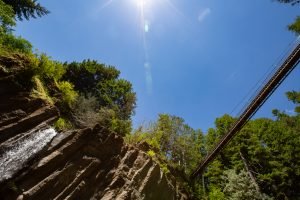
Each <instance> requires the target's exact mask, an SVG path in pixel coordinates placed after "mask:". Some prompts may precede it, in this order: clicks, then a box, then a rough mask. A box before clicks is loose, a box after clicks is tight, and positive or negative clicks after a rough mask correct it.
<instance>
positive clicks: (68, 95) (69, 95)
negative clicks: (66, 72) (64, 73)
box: [57, 81, 78, 107]
mask: <svg viewBox="0 0 300 200" xmlns="http://www.w3.org/2000/svg"><path fill="white" fill-rule="evenodd" d="M57 88H58V89H59V91H60V93H61V98H62V102H63V103H64V104H66V105H68V106H69V107H71V105H72V104H73V103H74V102H75V100H76V98H77V97H78V94H77V92H76V91H74V86H73V85H72V84H71V83H70V82H67V81H60V82H57Z"/></svg>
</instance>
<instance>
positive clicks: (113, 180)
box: [0, 56, 188, 200]
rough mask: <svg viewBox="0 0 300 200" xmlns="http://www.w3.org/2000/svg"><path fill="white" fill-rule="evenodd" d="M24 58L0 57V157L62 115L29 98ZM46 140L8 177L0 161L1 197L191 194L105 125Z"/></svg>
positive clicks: (167, 196)
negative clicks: (23, 78)
mask: <svg viewBox="0 0 300 200" xmlns="http://www.w3.org/2000/svg"><path fill="white" fill-rule="evenodd" d="M20 60H21V61H22V57H20V58H18V56H17V57H16V56H15V57H1V56H0V95H1V99H0V159H1V158H2V157H3V156H4V155H5V156H6V157H7V156H10V154H7V152H9V151H11V150H12V148H16V147H18V148H22V147H20V145H24V141H25V142H26V139H28V138H30V137H31V136H32V134H38V132H39V130H45V129H46V128H47V127H49V125H51V124H52V123H53V122H54V121H55V120H56V119H57V118H58V116H59V112H58V110H57V109H56V108H55V106H53V105H50V104H48V103H46V102H45V101H44V100H42V99H36V98H32V97H30V93H29V92H28V90H26V89H24V88H26V87H24V86H22V85H20V82H19V81H18V80H20V78H21V77H24V76H25V75H26V73H24V72H26V70H24V66H23V65H24V63H25V64H26V62H25V61H24V60H23V61H22V62H21V61H20ZM50 133H51V134H53V132H49V133H48V132H45V133H43V134H50ZM54 135H55V134H54ZM54 135H53V136H54ZM43 137H44V136H43ZM45 138H47V141H46V142H44V143H43V146H40V148H39V149H38V151H37V152H34V153H32V152H28V153H31V154H32V155H31V154H30V156H27V157H28V159H26V160H24V161H22V162H19V161H18V162H16V163H18V165H20V166H19V168H14V170H13V171H12V172H11V174H9V176H8V175H7V174H5V173H7V170H8V168H9V167H6V165H4V163H0V199H1V200H2V199H3V200H6V199H7V200H9V199H18V200H21V199H24V200H27V199H35V200H36V199H38V200H39V199H41V200H45V199H56V200H58V199H107V200H108V199H109V200H110V199H153V200H154V199H155V200H157V199H187V198H188V197H187V196H186V195H184V194H183V193H181V192H179V191H178V186H176V181H175V179H172V177H171V176H170V177H169V178H167V177H166V176H165V175H164V173H163V172H162V170H161V169H160V167H159V165H158V164H157V163H156V162H154V161H153V160H152V159H151V158H150V157H149V156H148V155H147V154H146V153H145V151H142V150H141V148H136V147H133V146H130V145H126V144H125V143H124V141H123V138H122V137H120V136H118V135H117V134H115V133H112V132H110V131H108V130H106V129H105V128H103V127H100V126H95V127H94V128H93V129H90V128H87V129H82V130H74V131H69V132H65V133H58V134H57V135H56V136H55V137H54V138H53V139H52V136H51V137H50V136H49V137H45ZM51 139H52V140H51ZM48 140H49V141H48ZM32 141H35V140H31V142H32ZM28 145H29V144H28ZM30 145H33V146H31V147H28V148H27V149H28V151H29V150H30V151H34V150H36V149H37V147H35V146H34V145H37V144H35V143H33V144H30ZM146 150H147V149H146ZM15 155H17V154H15ZM11 163H15V162H11ZM6 164H7V163H6ZM8 164H9V163H8ZM1 169H2V171H1ZM1 173H2V174H1Z"/></svg>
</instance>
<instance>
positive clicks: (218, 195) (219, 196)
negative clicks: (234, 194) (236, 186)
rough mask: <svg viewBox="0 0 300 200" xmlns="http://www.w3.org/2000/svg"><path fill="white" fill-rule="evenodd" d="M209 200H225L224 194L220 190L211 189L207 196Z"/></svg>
mask: <svg viewBox="0 0 300 200" xmlns="http://www.w3.org/2000/svg"><path fill="white" fill-rule="evenodd" d="M208 196H209V199H210V200H225V199H226V198H225V194H224V193H223V192H222V190H221V189H219V188H216V187H212V188H211V190H210V192H209V194H208Z"/></svg>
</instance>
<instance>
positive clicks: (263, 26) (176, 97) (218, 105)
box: [16, 0, 300, 132]
mask: <svg viewBox="0 0 300 200" xmlns="http://www.w3.org/2000/svg"><path fill="white" fill-rule="evenodd" d="M39 2H40V3H41V4H42V5H44V6H45V7H47V8H48V9H49V10H50V11H51V13H50V14H49V15H47V16H45V17H42V18H39V19H32V20H30V21H23V22H20V23H18V26H17V28H16V34H18V35H22V36H23V37H24V38H26V39H28V40H29V41H31V42H32V43H33V45H34V47H35V48H37V49H38V50H39V51H41V52H46V53H47V54H48V55H50V56H51V57H52V58H54V59H56V60H59V61H82V60H83V59H87V58H91V59H95V60H98V61H99V62H102V63H105V64H108V65H113V66H116V67H117V68H118V69H119V70H120V71H121V77H122V78H125V79H127V80H129V81H130V82H131V83H132V84H133V87H134V91H135V92H136V93H137V99H138V101H137V108H136V114H135V116H134V117H133V122H134V126H137V125H140V124H145V123H147V122H148V121H151V120H155V119H156V118H157V115H158V113H169V114H172V115H177V116H180V117H182V118H184V119H185V121H186V122H187V123H188V124H189V125H190V126H192V127H193V128H200V129H202V130H203V131H204V132H206V130H207V129H208V128H209V127H213V126H214V120H215V118H216V117H220V116H222V115H223V114H225V113H229V114H232V115H236V114H237V113H238V111H239V110H240V109H241V105H244V104H245V103H246V99H247V98H246V99H245V97H247V94H249V93H250V94H251V93H253V92H254V91H253V90H251V89H252V88H253V87H254V86H255V85H256V84H257V82H258V81H259V80H261V79H262V78H263V77H264V76H266V72H268V71H269V70H270V69H272V68H273V67H274V66H273V65H274V64H276V63H277V62H278V61H279V59H280V58H281V57H282V56H283V55H284V52H285V51H286V50H287V48H288V46H289V44H290V43H291V42H293V41H294V40H295V39H296V36H295V35H294V34H293V33H291V32H289V31H288V30H287V25H288V24H289V23H291V22H292V21H293V20H294V19H295V17H296V16H297V15H298V14H299V6H290V5H286V4H280V3H277V2H276V1H272V0H247V1H240V0H239V1H238V0H227V1H226V2H224V1H216V0H188V1H187V0H97V1H95V0H87V1H82V0H72V1H61V0H60V1H58V0H51V1H49V0H48V1H46V0H41V1H39ZM299 77H300V67H297V68H296V69H295V70H294V71H293V72H292V74H290V76H289V77H288V78H287V79H286V80H285V81H284V82H283V84H282V85H281V86H280V87H279V88H278V89H277V91H276V92H275V93H274V94H273V95H272V96H271V98H270V99H269V100H268V101H267V102H266V103H265V105H264V106H263V107H262V108H261V109H260V111H259V112H258V113H257V114H256V115H255V117H271V116H272V114H271V110H272V109H273V108H279V109H281V110H285V111H286V112H291V111H292V110H293V107H294V106H293V104H292V103H290V102H288V101H287V100H286V98H285V95H284V93H285V92H286V91H289V90H300V79H299ZM251 91H252V92H251ZM243 100H244V101H243ZM237 105H240V106H237ZM236 106H237V109H235V110H234V108H235V107H236Z"/></svg>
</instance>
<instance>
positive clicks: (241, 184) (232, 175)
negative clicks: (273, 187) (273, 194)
mask: <svg viewBox="0 0 300 200" xmlns="http://www.w3.org/2000/svg"><path fill="white" fill-rule="evenodd" d="M224 174H225V177H224V179H225V183H226V185H225V187H224V193H225V194H226V196H227V198H228V199H231V200H240V199H244V200H265V199H271V198H269V197H268V196H266V195H265V194H261V193H260V192H259V191H257V190H256V188H255V185H254V183H253V182H252V181H251V179H250V177H249V176H248V174H247V172H246V171H245V170H242V171H241V172H240V173H238V174H237V173H236V172H235V170H227V171H225V172H224Z"/></svg>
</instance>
